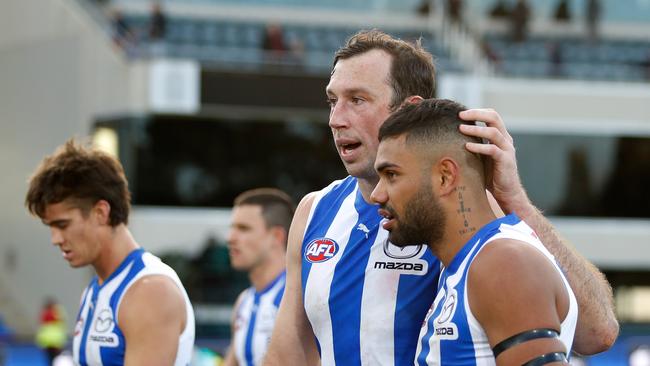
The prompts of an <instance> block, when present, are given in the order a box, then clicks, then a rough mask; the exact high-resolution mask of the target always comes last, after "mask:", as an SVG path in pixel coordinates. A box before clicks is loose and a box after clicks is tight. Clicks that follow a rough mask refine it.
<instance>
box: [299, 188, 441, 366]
mask: <svg viewBox="0 0 650 366" xmlns="http://www.w3.org/2000/svg"><path fill="white" fill-rule="evenodd" d="M377 210H378V206H377V205H372V204H369V203H366V202H365V200H364V199H363V197H362V195H361V191H360V190H359V188H358V184H357V179H356V178H354V177H347V178H346V179H344V180H340V181H335V182H333V183H332V184H330V185H329V186H328V187H326V188H325V189H323V190H322V191H321V192H320V193H319V194H318V196H317V197H316V198H315V201H314V203H313V205H312V208H311V212H310V214H309V219H308V222H307V227H306V230H305V236H304V239H303V244H302V274H301V277H302V288H303V296H304V298H303V301H304V306H305V311H306V313H307V317H308V318H309V321H310V323H311V326H312V329H313V330H314V334H315V335H316V338H317V343H318V347H319V350H320V354H321V363H322V365H324V366H328V365H373V366H374V365H412V364H413V359H414V357H415V349H416V346H417V338H418V334H419V331H420V328H421V326H422V323H423V321H424V317H425V315H426V313H427V310H428V309H429V307H430V306H431V303H432V302H433V299H434V297H435V291H436V284H437V280H438V275H439V269H440V264H439V261H438V260H437V259H435V258H434V257H433V255H432V254H431V253H430V252H429V251H428V250H427V248H426V246H424V245H421V246H413V247H406V248H399V247H397V246H394V245H393V244H391V243H389V242H388V232H387V231H386V230H384V229H383V228H382V227H381V221H382V217H381V216H380V215H379V214H378V212H377Z"/></svg>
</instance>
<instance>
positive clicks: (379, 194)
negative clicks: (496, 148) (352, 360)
mask: <svg viewBox="0 0 650 366" xmlns="http://www.w3.org/2000/svg"><path fill="white" fill-rule="evenodd" d="M464 109H465V108H464V107H463V106H461V105H460V104H458V103H455V102H452V101H449V100H441V99H428V100H424V101H422V102H420V103H415V104H411V105H407V106H404V107H402V109H400V110H399V111H397V112H395V113H394V114H393V115H392V116H391V117H389V118H388V119H387V120H386V122H384V124H383V125H382V127H381V128H380V130H379V140H380V143H379V150H378V153H377V159H376V161H375V169H376V170H377V172H378V174H379V183H378V184H377V186H376V187H375V189H374V191H373V192H372V194H371V199H372V200H373V201H374V202H375V203H378V204H379V205H380V210H379V213H380V214H381V215H382V216H383V217H384V222H383V223H382V225H383V227H384V229H386V230H388V232H389V235H388V238H389V240H390V241H391V242H392V243H393V244H395V245H397V246H400V247H406V246H412V245H419V244H422V243H427V245H428V247H429V249H430V250H431V251H432V252H433V254H434V255H435V256H436V257H437V258H438V259H440V261H441V263H442V270H441V273H440V279H439V282H438V293H437V296H436V297H435V300H434V302H433V304H432V305H431V308H430V310H429V312H428V314H427V316H426V318H425V324H424V325H423V327H422V329H421V330H420V337H419V340H418V344H417V351H416V356H415V364H416V365H460V364H465V363H463V362H466V361H468V360H473V361H471V363H472V364H482V365H483V364H486V365H487V364H495V363H496V364H498V365H522V364H525V365H545V364H550V363H552V364H558V365H559V364H568V361H567V357H568V355H569V352H570V351H571V346H572V343H573V336H574V332H575V327H576V322H577V318H578V306H577V303H576V299H575V296H574V294H573V291H572V290H571V287H570V286H569V283H568V281H567V280H566V278H565V277H564V275H563V273H562V271H561V270H560V268H559V266H558V265H557V264H556V261H555V259H554V258H553V256H552V255H551V254H550V253H549V251H548V250H547V249H546V248H545V247H544V245H543V244H542V243H541V242H540V241H539V239H538V237H537V235H536V234H535V232H534V231H533V230H532V229H531V228H530V227H529V226H528V225H527V224H526V223H524V222H523V221H522V220H521V219H519V218H518V217H517V216H516V214H514V213H513V214H510V215H507V216H505V217H501V218H497V217H496V215H495V214H494V212H493V210H492V209H491V207H490V203H489V202H488V199H487V197H486V195H485V188H486V177H485V172H486V169H485V166H484V160H485V159H484V158H483V157H482V156H481V155H479V154H474V153H472V152H470V151H469V150H467V149H466V144H467V143H478V142H480V141H479V140H478V139H476V138H473V137H468V136H467V135H463V134H462V133H461V132H460V130H459V126H460V125H462V124H472V123H470V122H466V121H463V120H461V119H460V118H459V117H458V115H459V113H460V112H461V111H463V110H464Z"/></svg>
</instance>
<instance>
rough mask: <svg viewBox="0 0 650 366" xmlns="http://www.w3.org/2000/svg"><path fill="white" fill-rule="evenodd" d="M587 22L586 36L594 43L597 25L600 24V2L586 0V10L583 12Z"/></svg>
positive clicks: (596, 36)
mask: <svg viewBox="0 0 650 366" xmlns="http://www.w3.org/2000/svg"><path fill="white" fill-rule="evenodd" d="M585 14H586V20H587V36H588V37H589V40H590V41H592V42H595V41H597V40H598V25H599V23H600V15H601V14H600V2H599V1H598V0H587V10H586V12H585Z"/></svg>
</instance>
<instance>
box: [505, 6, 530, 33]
mask: <svg viewBox="0 0 650 366" xmlns="http://www.w3.org/2000/svg"><path fill="white" fill-rule="evenodd" d="M529 19H530V7H529V6H528V3H527V2H526V0H517V3H516V4H515V6H514V8H512V12H511V13H510V21H511V26H512V39H513V40H514V41H515V42H523V41H525V40H526V36H527V33H528V20H529Z"/></svg>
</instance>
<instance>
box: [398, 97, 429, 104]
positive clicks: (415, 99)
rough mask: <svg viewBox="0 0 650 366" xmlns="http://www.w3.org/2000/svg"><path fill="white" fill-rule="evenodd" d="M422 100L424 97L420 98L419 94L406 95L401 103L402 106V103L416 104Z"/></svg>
mask: <svg viewBox="0 0 650 366" xmlns="http://www.w3.org/2000/svg"><path fill="white" fill-rule="evenodd" d="M423 100H424V98H422V97H421V96H419V95H411V96H410V97H407V98H406V99H404V102H403V103H402V105H403V106H404V105H407V104H418V103H420V102H421V101H423Z"/></svg>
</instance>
